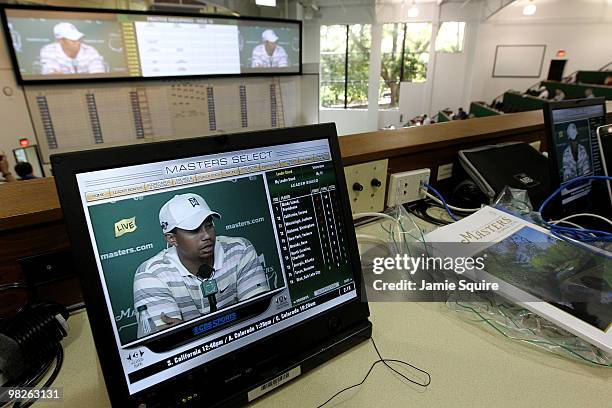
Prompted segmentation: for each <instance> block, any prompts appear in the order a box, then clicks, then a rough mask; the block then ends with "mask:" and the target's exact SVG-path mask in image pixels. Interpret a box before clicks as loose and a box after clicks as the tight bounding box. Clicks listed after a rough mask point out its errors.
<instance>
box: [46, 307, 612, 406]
mask: <svg viewBox="0 0 612 408" xmlns="http://www.w3.org/2000/svg"><path fill="white" fill-rule="evenodd" d="M370 311H371V321H372V323H373V326H374V331H373V337H374V340H375V341H376V344H377V346H378V348H379V350H380V352H381V353H382V355H383V357H384V358H394V359H399V360H404V361H407V362H409V363H411V364H413V365H415V366H417V367H419V368H421V369H423V370H426V371H428V372H429V373H430V374H431V377H432V380H431V385H430V386H429V387H428V388H427V389H421V388H420V387H417V386H416V385H413V384H410V383H408V382H407V381H405V380H403V379H402V378H400V377H399V376H398V375H396V374H394V373H393V372H391V371H390V370H389V369H387V368H386V367H384V366H383V365H382V364H377V365H376V367H375V368H374V370H373V371H372V373H371V374H370V377H369V378H368V379H367V381H366V382H365V383H364V384H363V385H362V386H361V387H358V388H356V389H352V390H349V391H347V392H345V393H343V394H342V395H340V396H338V397H336V398H335V399H334V400H332V401H331V402H330V403H328V404H327V405H326V407H351V408H353V407H355V408H359V407H364V408H365V407H368V408H371V407H384V408H395V407H406V406H410V407H451V406H452V407H470V408H474V407H485V406H496V407H505V406H507V407H554V408H559V407H572V408H573V407H577V406H580V407H597V408H602V407H606V406H610V405H609V404H610V401H611V400H612V370H610V369H604V368H597V367H591V366H587V365H585V364H581V363H577V362H574V361H570V360H567V359H564V358H560V357H556V356H554V355H552V354H550V353H546V352H543V351H539V350H536V349H534V348H531V347H526V346H523V345H520V344H518V343H515V342H512V341H510V340H507V339H505V338H503V337H502V336H500V335H493V334H489V333H488V332H485V331H484V330H482V329H480V328H479V327H476V326H473V325H471V324H468V323H466V322H464V321H462V320H461V319H460V318H459V316H458V315H457V314H456V312H454V311H451V310H449V309H447V308H446V306H445V305H444V304H441V303H407V302H394V303H370ZM68 322H69V324H70V328H71V331H70V333H69V336H68V338H67V339H65V340H64V341H63V345H64V348H65V352H66V353H65V354H66V355H65V361H64V366H63V367H62V370H61V371H60V374H59V376H58V378H57V379H56V381H55V383H54V384H53V385H54V386H56V387H62V388H63V401H61V402H60V404H58V405H57V406H65V407H91V408H93V407H108V406H110V402H109V399H108V396H107V394H106V388H105V386H104V380H103V377H102V372H101V370H100V365H99V363H98V359H97V355H96V351H95V347H94V344H93V339H92V337H91V331H90V329H89V320H88V318H87V313H86V312H85V311H81V312H77V313H75V314H74V315H72V316H71V317H70V319H69V320H68ZM376 359H377V356H376V352H375V351H374V348H373V347H372V344H371V342H369V341H368V342H364V343H362V344H360V345H359V346H357V347H355V348H353V349H351V350H349V351H348V352H346V353H344V354H341V355H340V356H338V357H336V358H334V359H332V360H331V361H329V362H327V363H325V364H324V365H322V366H320V367H318V368H316V369H314V370H312V371H310V372H309V373H307V374H305V375H302V376H300V377H298V378H297V379H296V380H295V381H292V382H290V383H288V384H285V385H284V386H282V387H279V388H278V389H276V390H275V391H273V392H271V393H269V394H267V395H265V396H263V397H261V398H260V399H257V400H255V402H254V404H253V405H252V406H253V407H308V408H311V407H312V408H314V407H316V406H318V405H319V404H322V403H323V402H324V401H326V400H327V399H328V398H329V397H331V396H332V395H333V394H335V393H336V392H338V391H340V390H341V389H343V388H345V387H348V386H350V385H353V384H356V383H358V382H360V381H361V380H362V379H363V377H364V376H365V374H366V373H367V371H368V369H369V368H370V366H371V364H372V363H373V362H374V361H375V360H376ZM400 370H402V369H401V368H400ZM400 372H402V373H406V371H405V370H402V371H400ZM44 404H45V405H46V406H49V407H53V406H54V405H55V404H54V403H53V402H49V403H44ZM38 405H40V406H42V405H43V403H40V404H38Z"/></svg>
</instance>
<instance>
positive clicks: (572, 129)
mask: <svg viewBox="0 0 612 408" xmlns="http://www.w3.org/2000/svg"><path fill="white" fill-rule="evenodd" d="M567 136H568V137H569V138H570V140H576V136H578V129H576V125H575V124H573V123H570V124H569V126H568V127H567Z"/></svg>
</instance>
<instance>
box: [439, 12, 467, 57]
mask: <svg viewBox="0 0 612 408" xmlns="http://www.w3.org/2000/svg"><path fill="white" fill-rule="evenodd" d="M445 23H456V24H457V27H460V25H461V23H463V32H462V33H461V44H460V43H459V35H457V43H456V45H457V48H460V49H459V51H446V50H444V49H439V50H438V36H439V35H440V30H441V29H442V26H443V25H444V24H445ZM466 28H467V21H457V20H453V21H441V22H440V25H439V27H438V31H437V32H436V37H435V38H433V41H434V52H436V53H440V54H462V53H463V51H464V50H465V31H466ZM457 33H459V31H457Z"/></svg>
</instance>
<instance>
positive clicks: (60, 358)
mask: <svg viewBox="0 0 612 408" xmlns="http://www.w3.org/2000/svg"><path fill="white" fill-rule="evenodd" d="M63 363H64V349H63V348H62V346H61V345H59V344H58V345H57V352H56V355H55V367H54V368H53V372H52V373H51V375H50V376H49V378H48V379H47V381H45V383H44V384H43V386H42V387H41V389H43V390H44V389H46V388H49V387H50V386H51V384H53V381H55V379H56V378H57V376H58V374H59V372H60V369H61V368H62V364H63ZM45 374H46V371H45ZM43 375H44V374H43ZM38 381H40V379H38ZM38 381H37V382H38ZM37 400H38V398H32V399H31V400H29V401H27V402H26V403H25V404H24V405H21V404H22V402H21V401H18V402H17V403H15V405H13V408H28V407H30V406H31V405H32V404H34V403H35V402H36V401H37Z"/></svg>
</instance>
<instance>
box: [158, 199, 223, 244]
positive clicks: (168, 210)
mask: <svg viewBox="0 0 612 408" xmlns="http://www.w3.org/2000/svg"><path fill="white" fill-rule="evenodd" d="M211 215H213V216H215V217H217V218H221V216H220V215H219V213H217V212H215V211H212V210H211V209H210V207H209V206H208V204H207V203H206V201H205V200H204V199H203V198H202V197H201V196H199V195H197V194H193V193H187V194H180V195H175V196H174V197H172V198H171V199H170V200H169V201H168V202H167V203H166V204H164V205H163V206H162V208H161V209H160V210H159V223H160V226H161V229H162V231H163V232H164V234H166V233H168V232H170V231H172V230H173V229H174V228H180V229H184V230H189V231H190V230H194V229H196V228H198V227H199V226H200V225H202V223H203V222H204V220H205V219H206V218H208V217H210V216H211Z"/></svg>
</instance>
